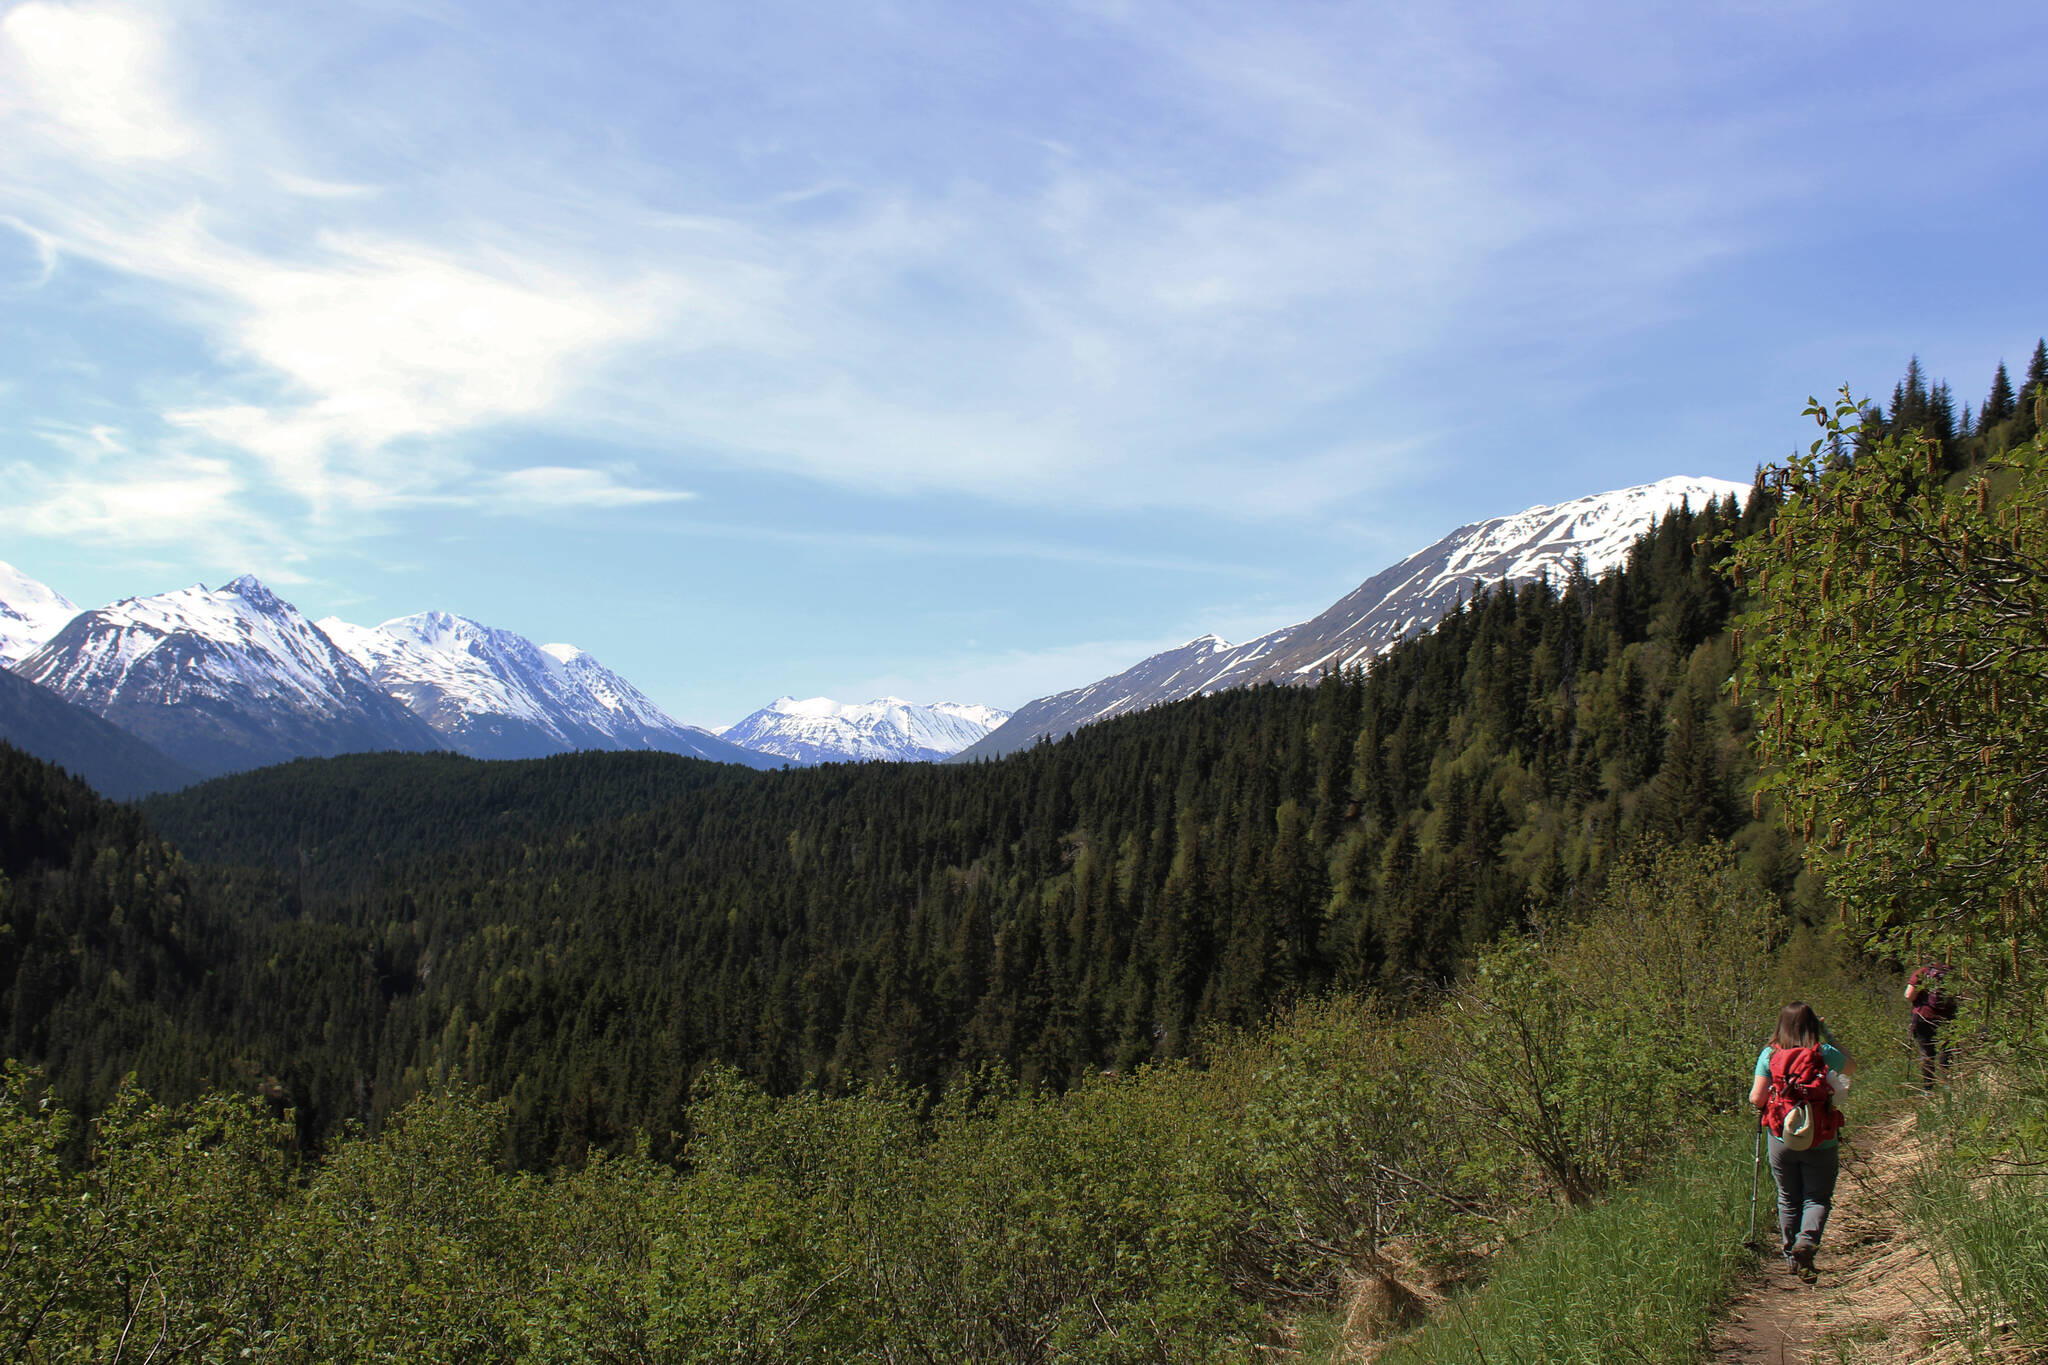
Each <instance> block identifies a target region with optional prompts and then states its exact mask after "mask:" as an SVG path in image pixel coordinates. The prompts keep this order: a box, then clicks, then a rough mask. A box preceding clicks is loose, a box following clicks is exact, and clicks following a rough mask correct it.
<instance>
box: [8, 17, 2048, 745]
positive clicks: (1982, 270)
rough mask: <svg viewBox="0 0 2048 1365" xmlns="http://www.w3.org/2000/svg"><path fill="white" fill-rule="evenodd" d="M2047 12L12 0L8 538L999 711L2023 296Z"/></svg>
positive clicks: (698, 715)
mask: <svg viewBox="0 0 2048 1365" xmlns="http://www.w3.org/2000/svg"><path fill="white" fill-rule="evenodd" d="M2043 72H2048V7H2044V6H2040V5H2038V4H2010V5H1971V4H1962V5H1957V6H1949V7H1945V8H1944V9H1942V10H1940V11H1939V12H1937V11H1934V10H1930V9H1928V8H1927V7H1926V6H1925V5H1904V4H1889V3H1856V4H1851V3H1827V4H1820V3H1799V0H1772V3H1744V4H1713V3H1702V4H1697V5H1690V6H1684V7H1671V6H1644V5H1640V4H1633V3H1628V4H1620V3H1618V4H1612V5H1602V4H1577V5H1568V4H1549V5H1544V6H1540V7H1539V6H1528V5H1524V6H1503V5H1497V4H1489V5H1466V4H1460V3H1443V2H1442V0H1430V2H1429V3H1409V4H1402V3H1381V4H1341V3H1335V2H1334V0H1307V2H1304V3H1295V2H1293V0H1262V3H1260V4H1256V5H1246V4H1242V3H1218V4H1203V3H1187V4H1165V3H1151V2H1150V0H1067V2H1065V3H1060V2H1051V3H1037V4H1033V3H1021V2H1020V3H1017V4H1001V5H989V4H983V3H967V2H965V0H962V2H959V3H950V4H937V3H918V2H917V0H903V2H901V3H865V2H864V0H829V3H816V4H803V3H787V2H786V0H753V3H749V4H745V5H730V4H707V3H695V4H654V3H646V2H645V0H642V2H641V3H635V4H628V5H607V4H602V3H595V4H593V3H583V4H576V5H567V4H554V5H542V4H531V3H522V2H521V0H497V2H496V3H491V4H482V3H478V4H467V3H438V2H437V0H396V2H393V3H382V2H380V0H368V2H367V3H357V4H350V5H332V4H321V5H303V6H302V5H295V4H289V3H276V2H275V0H272V2H271V3H264V4H246V5H245V4H237V3H232V2H231V0H202V2H198V3H187V2H186V0H159V2H158V3H153V4H149V5H146V6H129V5H120V4H99V3H78V4H62V3H52V2H50V0H29V3H18V4H12V5H6V4H4V3H0V559H4V560H6V561H7V562H10V563H12V564H14V565H15V566H16V567H17V568H19V569H21V570H22V571H23V572H25V573H28V574H29V575H31V576H32V577H35V578H38V579H41V580H42V581H44V582H46V583H48V584H50V585H51V586H52V587H54V588H56V589H57V590H58V591H60V592H62V593H64V594H65V595H67V596H69V597H71V598H72V599H73V600H74V601H76V602H78V603H80V604H81V605H83V606H94V605H99V604H101V603H104V602H107V601H111V600H113V599H116V598H120V597H125V596H132V595H141V594H147V593H153V592H161V591H166V590H169V589H172V588H176V587H181V586H185V585H187V584H190V583H193V582H205V583H208V584H212V585H216V586H217V585H219V584H220V583H222V582H225V581H226V580H228V579H231V578H233V577H235V576H236V575H238V574H241V573H244V572H254V573H256V574H257V575H258V576H260V577H262V578H263V579H265V581H267V582H269V583H270V584H271V585H272V586H273V587H274V588H276V589H277V590H278V591H279V592H280V593H281V594H282V595H284V596H285V597H287V598H288V599H290V600H291V601H293V602H295V603H296V604H297V605H298V606H299V607H300V608H301V609H302V610H304V611H305V612H306V613H307V614H308V615H309V616H312V617H315V618H318V617H322V616H327V615H330V614H332V615H339V616H342V617H344V618H346V619H348V620H351V621H355V622H358V623H362V624H374V623H376V622H379V621H382V620H386V619H388V618H391V617H394V616H399V615H404V614H407V613H410V612H415V611H423V610H429V609H439V610H446V611H452V612H456V613H459V614H462V615H467V616H472V617H475V618H477V619H479V620H482V621H485V622H487V623H489V624H492V625H496V626H501V627H505V628H508V629H511V630H515V631H518V632H519V633H521V634H524V635H527V636H529V637H531V638H532V639H534V640H536V641H537V642H542V643H547V642H554V641H568V642H571V643H574V644H577V645H580V646H581V647H583V648H585V649H587V650H589V651H591V652H592V653H593V654H594V655H596V656H597V657H598V658H599V659H600V660H601V661H603V662H604V663H606V664H608V665H609V666H611V667H612V668H614V669H616V670H618V671H619V672H621V673H623V674H624V675H625V676H626V677H628V678H629V679H631V680H632V681H634V682H635V683H636V684H637V685H639V686H640V687H641V689H642V690H644V691H645V692H647V693H648V694H649V695H650V696H651V697H653V698H654V700H655V701H657V702H658V703H660V704H661V705H662V706H664V707H665V708H666V709H668V710H669V711H670V712H671V713H672V714H674V715H675V716H676V717H678V718H679V719H681V720H684V721H686V722H690V723H695V724H705V725H722V724H727V723H730V722H732V721H734V720H737V719H739V718H740V717H741V716H742V715H744V714H746V713H747V712H750V711H752V710H754V709H755V708H757V707H759V706H762V705H765V704H766V703H768V702H769V701H770V700H772V699H774V698H775V697H777V696H780V695H784V694H789V695H795V696H799V697H806V696H816V695H826V696H832V697H835V698H838V699H840V700H842V701H861V700H867V699H869V698H872V697H878V696H881V695H884V694H893V695H898V696H903V697H907V698H909V699H910V700H912V701H921V702H930V701H939V700H955V701H964V702H983V703H988V704H993V705H998V706H1005V707H1015V706H1017V705H1019V704H1021V703H1022V702H1024V701H1027V700H1030V699H1031V698H1033V697H1037V696H1041V695H1044V694H1047V693H1050V692H1053V691H1056V690H1060V689H1063V688H1067V687H1074V686H1080V685H1083V684H1086V683H1089V682H1092V681H1094V680H1095V679H1097V678H1100V677H1102V676H1105V675H1106V674H1109V673H1112V672H1115V671H1117V670H1119V669H1121V668H1123V667H1125V666H1127V665H1129V664H1131V663H1133V662H1135V661H1137V660H1138V659H1140V658H1142V657H1144V656H1145V655H1146V654H1149V653H1152V652H1156V651H1157V650H1159V649H1162V648H1166V647H1169V646H1171V645H1174V644H1177V643H1180V642H1181V641H1184V640H1187V639H1189V638H1192V637H1194V636H1197V635H1200V634H1204V633H1208V632H1215V633H1218V634H1221V635H1224V636H1225V637H1227V638H1230V639H1242V638H1244V637H1246V636H1249V635H1252V634H1256V633H1259V632H1261V631H1264V630H1268V629H1272V628H1274V627H1276V626H1280V625H1284V624H1288V623H1290V622H1293V621H1296V620H1300V619H1303V618H1305V617H1308V616H1310V615H1313V614H1315V613H1316V612H1318V611H1320V610H1321V609H1322V608H1323V607H1325V606H1327V605H1329V603H1331V602H1332V601H1334V600H1335V599H1336V598H1338V597H1339V596H1341V595H1343V594H1344V593H1345V592H1347V591H1348V590H1349V589H1351V588H1352V587H1354V586H1356V585H1357V584H1358V583H1359V582H1360V581H1361V580H1363V579H1364V578H1366V577H1368V576H1369V575H1370V574H1372V573H1373V572H1375V571H1376V570H1378V569H1380V568H1382V567H1385V566H1386V565H1387V564H1389V563H1392V562H1393V561H1395V560H1396V559H1398V558H1400V557H1401V556H1403V555H1405V554H1408V553H1410V552H1412V551H1414V550H1416V549H1419V548H1421V547H1423V546H1425V545H1427V544H1429V543H1431V542H1432V541H1435V540H1436V539H1438V538H1439V537H1440V536H1442V535H1443V534H1444V533H1446V532H1447V531H1449V530H1451V529H1452V528H1454V527H1456V526H1459V525H1462V524H1464V523H1467V522H1471V521H1475V520H1479V519H1481V518H1484V517H1489V516H1495V515H1499V514H1503V513H1508V512H1513V511H1517V510H1520V509H1521V508H1524V507H1527V506H1531V505H1534V504H1539V503H1550V502H1561V501H1565V500H1568V499H1570V498H1574V497H1578V496H1581V495H1584V494H1586V493H1590V492H1596V491H1600V490H1604V489H1610V488H1620V487H1625V486H1628V485H1631V484H1637V483H1643V482H1648V481H1650V480H1653V479H1657V478H1660V477H1663V476H1665V475H1668V474H1695V475H1713V476H1720V477H1727V478H1734V479H1747V478H1748V477H1749V476H1750V474H1751V473H1752V472H1753V470H1754V469H1755V468H1756V466H1757V464H1758V463H1759V462H1761V461H1766V460H1770V459H1773V458H1777V457H1780V456H1782V455H1783V454H1785V453H1786V452H1787V451H1789V450H1790V449H1792V448H1793V447H1794V446H1795V445H1798V444H1802V443H1803V442H1804V441H1805V440H1806V439H1807V432H1808V430H1809V427H1808V424H1807V423H1806V421H1805V419H1803V418H1801V416H1800V410H1801V408H1802V407H1803V406H1804V405H1805V401H1806V399H1807V398H1808V396H1809V395H1816V394H1818V395H1825V394H1828V393H1831V392H1832V391H1833V390H1834V389H1835V388H1837V387H1838V386H1840V385H1841V384H1843V383H1845V382H1846V383H1849V384H1851V385H1853V386H1854V387H1855V388H1856V390H1857V391H1858V392H1859V393H1860V394H1869V395H1873V396H1877V397H1880V398H1882V397H1885V396H1888V395H1889V392H1890V389H1891V386H1892V384H1893V383H1894V382H1895V381H1896V380H1897V378H1898V377H1899V375H1900V374H1901V373H1902V372H1903V370H1904V368H1905V365H1906V361H1907V359H1908V358H1909V357H1910V356H1912V355H1914V354H1918V355H1919V356H1920V357H1921V358H1922V361H1923V364H1924V365H1925V367H1926V368H1927V370H1928V371H1929V372H1930V373H1931V374H1933V375H1934V376H1936V377H1941V378H1947V379H1948V380H1949V381H1950V382H1951V383H1952V384H1953V386H1954V388H1955V391H1956V397H1957V400H1958V402H1970V403H1973V404H1974V403H1981V402H1982V400H1983V395H1984V393H1985V392H1986V391H1987V390H1988V388H1989V385H1990V379H1991V374H1992V370H1993V368H1994V367H1995V366H1996V364H1997V363H1998V362H1999V360H2000V359H2001V358H2002V359H2004V360H2005V361H2006V362H2007V363H2008V364H2009V365H2011V366H2014V367H2024V365H2025V363H2026V360H2027V357H2028V355H2029V354H2030V353H2031V351H2032V349H2033V346H2034V342H2035V340H2036V338H2037V337H2038V336H2039V335H2040V334H2041V333H2042V332H2043V331H2048V252H2044V251H2043V250H2042V249H2041V243H2042V231H2043V229H2042V224H2043V222H2048V101H2043V99H2042V98H2041V95H2042V86H2043V81H2044V77H2043V75H2042V73H2043Z"/></svg>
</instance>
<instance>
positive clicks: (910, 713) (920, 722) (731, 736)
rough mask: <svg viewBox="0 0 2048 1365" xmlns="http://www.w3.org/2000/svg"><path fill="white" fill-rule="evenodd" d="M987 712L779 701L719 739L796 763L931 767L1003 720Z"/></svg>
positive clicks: (891, 701) (895, 701)
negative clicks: (888, 763) (878, 762)
mask: <svg viewBox="0 0 2048 1365" xmlns="http://www.w3.org/2000/svg"><path fill="white" fill-rule="evenodd" d="M1009 715H1010V713H1009V712H1007V711H1004V710H1000V709H998V708H996V707H993V706H980V705H970V704H965V703H960V702H950V701H942V702H937V703H935V704H933V705H930V706H919V705H917V704H915V703H913V702H908V701H905V700H903V699H902V698H901V697H882V698H879V699H877V700H875V701H871V702H865V703H858V704H849V703H845V702H836V701H833V700H832V699H831V698H829V697H811V698H808V699H806V700H802V701H799V700H797V699H796V698H795V697H779V698H777V699H776V700H775V701H773V702H770V703H769V704H768V705H767V706H764V707H762V708H761V709H760V710H759V711H756V712H754V714H752V715H751V716H748V717H747V718H746V719H744V720H742V721H740V722H739V723H738V724H737V725H731V726H728V727H726V729H724V730H723V731H721V732H720V733H721V735H722V736H723V738H725V739H726V740H728V741H730V742H731V743H734V744H743V745H745V746H746V747H747V748H749V749H757V750H760V751H761V752H763V753H770V754H779V755H781V756H782V757H784V758H787V759H789V760H790V761H792V762H795V763H800V764H813V763H844V762H867V761H870V760H885V761H891V762H921V763H930V762H936V761H938V760H939V759H943V758H950V757H952V756H953V755H954V754H956V753H959V752H960V751H961V750H962V749H965V748H967V747H968V746H969V745H971V744H974V743H976V742H977V741H979V740H980V739H981V738H982V737H983V736H985V735H987V734H988V733H989V732H990V731H992V730H994V729H996V728H997V727H998V726H1000V725H1001V724H1002V723H1003V722H1004V721H1006V720H1008V719H1009Z"/></svg>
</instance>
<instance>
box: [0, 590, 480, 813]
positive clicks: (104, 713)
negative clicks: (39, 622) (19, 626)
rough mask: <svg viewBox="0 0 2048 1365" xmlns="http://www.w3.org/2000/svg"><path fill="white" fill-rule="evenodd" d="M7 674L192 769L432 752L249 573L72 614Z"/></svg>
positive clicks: (426, 732)
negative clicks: (216, 584)
mask: <svg viewBox="0 0 2048 1365" xmlns="http://www.w3.org/2000/svg"><path fill="white" fill-rule="evenodd" d="M16 671H17V672H19V673H20V674H21V675H22V676H23V677H26V678H28V679H29V680H30V681H32V682H37V683H41V684H42V685H43V686H44V687H47V688H49V689H50V690H51V691H53V692H56V693H57V694H58V695H59V696H62V697H64V698H65V699H67V700H69V701H72V702H75V703H77V704H78V705H80V706H83V707H84V708H85V709H86V710H88V711H91V712H92V713H93V714H94V715H97V716H99V717H100V718H102V719H103V720H108V721H112V722H113V723H114V724H116V725H118V726H120V727H121V728H122V729H124V730H127V731H128V732H129V733H131V734H134V735H138V736H140V737H141V738H143V739H145V740H147V741H148V742H150V743H151V744H153V745H154V746H155V747H156V748H158V749H160V750H162V751H163V752H164V753H165V754H168V755H169V756H170V757H171V758H173V759H175V760H177V761H178V762H180V763H182V764H184V765H185V766H187V767H189V768H192V769H194V770H196V771H198V772H199V773H201V774H202V775H214V774H219V773H226V772H235V771H238V770H240V769H243V768H254V767H260V766H262V765H263V764H266V763H280V762H283V761H285V760H286V759H291V758H301V757H307V756H316V755H329V754H340V753H352V752H357V751H361V750H367V749H440V748H443V747H445V746H444V745H443V744H442V742H441V739H440V736H438V735H437V734H435V733H434V731H433V729H432V727H430V726H429V725H427V723H426V722H425V721H422V720H421V719H420V718H419V717H417V716H415V715H414V714H413V713H412V712H410V711H408V710H406V709H405V707H403V706H401V705H400V704H399V703H398V702H396V701H394V700H392V699H391V698H390V697H387V696H386V695H384V693H383V692H381V691H379V690H378V689H377V687H376V686H375V685H374V684H373V683H372V682H371V681H370V676H369V674H368V673H367V672H365V671H364V669H363V667H362V665H360V664H358V663H357V662H356V661H355V660H354V659H352V658H350V657H349V656H348V655H347V654H345V653H343V652H342V650H341V649H340V648H338V647H337V646H336V645H335V643H334V642H333V641H332V640H330V639H329V638H328V637H327V636H326V635H325V634H324V633H322V632H321V631H320V629H319V628H318V627H316V626H315V625H314V624H313V623H312V622H311V621H308V620H307V619H306V618H305V617H304V616H303V615H301V614H300V612H299V610H298V608H296V607H294V606H292V605H291V603H289V602H286V601H284V600H282V599H281V598H279V597H278V596H277V595H276V594H274V593H272V592H271V591H270V589H269V588H267V587H265V586H264V585H263V584H262V583H261V582H259V581H257V579H256V578H255V577H253V576H251V575H247V574H245V575H243V576H242V577H240V578H237V579H236V580H235V581H234V582H232V583H230V584H228V585H227V586H226V587H224V588H218V589H212V590H209V589H208V588H207V587H206V586H205V585H204V584H199V585H196V586H193V587H190V588H181V589H179V590H178V591H176V592H168V593H162V594H160V595H158V596H155V597H131V598H127V599H125V600H123V601H120V602H116V603H114V604H113V605H111V606H106V607H101V608H99V609H97V610H95V611H88V612H83V613H81V614H79V615H77V616H75V617H73V618H72V619H71V621H70V622H69V623H68V624H66V625H65V626H64V628H63V629H62V630H60V631H58V632H57V634H56V635H55V636H53V637H51V639H49V640H48V641H47V642H46V643H45V644H43V646H42V647H41V648H39V649H37V650H36V651H35V652H34V653H32V654H30V655H29V656H28V657H27V658H25V659H23V660H21V662H20V663H19V664H17V665H16Z"/></svg>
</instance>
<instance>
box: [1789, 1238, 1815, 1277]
mask: <svg viewBox="0 0 2048 1365" xmlns="http://www.w3.org/2000/svg"><path fill="white" fill-rule="evenodd" d="M1813 1252H1814V1248H1813V1247H1811V1246H1808V1245H1806V1244H1805V1243H1803V1242H1802V1243H1801V1244H1800V1245H1798V1246H1796V1247H1793V1248H1792V1257H1791V1260H1792V1270H1793V1273H1795V1274H1797V1275H1798V1276H1799V1278H1800V1279H1802V1280H1804V1281H1805V1282H1806V1283H1808V1284H1812V1283H1813V1282H1814V1281H1815V1280H1817V1279H1819V1278H1820V1273H1819V1272H1818V1271H1816V1270H1815V1269H1814V1268H1813Z"/></svg>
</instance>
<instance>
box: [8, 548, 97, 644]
mask: <svg viewBox="0 0 2048 1365" xmlns="http://www.w3.org/2000/svg"><path fill="white" fill-rule="evenodd" d="M76 615H78V607H77V606H76V605H74V604H73V603H72V602H71V601H70V600H69V599H67V598H66V597H65V596H64V594H63V593H60V592H58V591H57V590H56V589H55V588H52V587H50V586H49V585H48V584H45V583H38V582H37V581H36V580H35V579H33V578H30V577H29V576H28V575H27V574H25V573H23V572H22V571H21V570H19V569H17V568H15V567H14V566H13V565H12V564H8V563H4V562H0V666H4V667H8V668H12V667H13V666H14V665H15V664H17V663H19V662H21V660H23V659H26V658H27V657H28V656H29V655H31V654H33V653H35V652H36V650H37V649H39V648H41V647H42V645H43V643H44V641H46V640H48V639H49V638H50V637H51V636H53V635H55V634H56V633H57V632H58V631H60V630H62V629H64V627H65V625H66V624H67V623H68V622H69V621H70V620H71V618H72V617H74V616H76Z"/></svg>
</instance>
